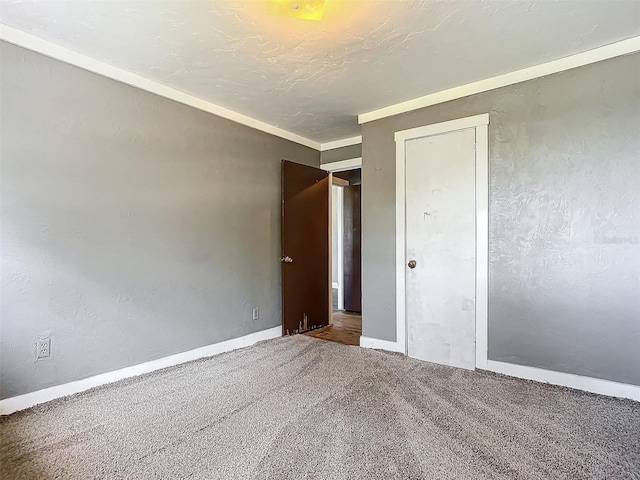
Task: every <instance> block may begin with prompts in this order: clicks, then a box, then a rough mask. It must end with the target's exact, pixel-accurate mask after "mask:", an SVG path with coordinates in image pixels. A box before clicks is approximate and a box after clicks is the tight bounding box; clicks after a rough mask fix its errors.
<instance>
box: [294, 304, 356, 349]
mask: <svg viewBox="0 0 640 480" xmlns="http://www.w3.org/2000/svg"><path fill="white" fill-rule="evenodd" d="M305 335H307V336H309V337H315V338H320V339H322V340H329V341H330V342H338V343H343V344H345V345H360V335H362V316H361V315H360V314H358V313H349V312H342V311H335V312H333V324H332V325H329V326H327V327H323V328H318V329H317V330H311V331H310V332H306V333H305Z"/></svg>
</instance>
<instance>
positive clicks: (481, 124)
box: [395, 113, 489, 369]
mask: <svg viewBox="0 0 640 480" xmlns="http://www.w3.org/2000/svg"><path fill="white" fill-rule="evenodd" d="M470 128H474V129H475V134H476V145H475V147H476V148H475V150H476V169H475V170H476V175H475V177H476V178H475V182H476V192H475V193H476V292H475V293H476V298H475V307H476V308H475V310H476V312H475V317H476V325H475V339H476V352H475V354H476V355H475V356H476V368H481V369H486V368H487V355H488V350H487V348H488V303H489V302H488V295H489V289H488V276H489V215H488V212H489V114H488V113H484V114H480V115H474V116H472V117H465V118H460V119H457V120H451V121H448V122H441V123H435V124H431V125H426V126H423V127H417V128H411V129H408V130H402V131H398V132H396V133H395V142H396V343H397V347H398V351H400V352H402V353H404V354H405V355H406V354H407V304H406V302H407V295H406V293H407V292H406V266H405V264H406V228H405V211H406V187H405V174H406V148H405V145H406V142H407V141H408V140H414V139H416V138H423V137H431V136H433V135H442V134H445V133H451V132H456V131H458V130H466V129H470Z"/></svg>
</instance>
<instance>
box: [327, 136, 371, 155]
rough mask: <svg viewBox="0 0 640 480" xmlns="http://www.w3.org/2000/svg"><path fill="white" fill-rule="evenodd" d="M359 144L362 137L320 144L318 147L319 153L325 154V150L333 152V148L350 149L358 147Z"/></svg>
mask: <svg viewBox="0 0 640 480" xmlns="http://www.w3.org/2000/svg"><path fill="white" fill-rule="evenodd" d="M359 143H362V135H358V136H357V137H349V138H343V139H342V140H334V141H333V142H326V143H322V144H321V145H320V151H321V152H325V151H327V150H333V149H334V148H342V147H350V146H351V145H358V144H359Z"/></svg>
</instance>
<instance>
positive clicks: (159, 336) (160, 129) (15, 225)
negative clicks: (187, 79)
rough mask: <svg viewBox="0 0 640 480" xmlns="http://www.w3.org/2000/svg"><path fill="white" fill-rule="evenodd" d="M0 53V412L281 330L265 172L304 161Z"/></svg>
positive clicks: (48, 64)
mask: <svg viewBox="0 0 640 480" xmlns="http://www.w3.org/2000/svg"><path fill="white" fill-rule="evenodd" d="M0 53H1V54H0V59H1V65H0V66H1V76H0V82H1V83H0V89H1V94H2V104H1V118H0V120H1V122H2V143H1V145H0V149H1V150H0V153H1V168H2V179H1V185H0V187H1V192H0V193H1V203H2V210H1V215H2V216H1V228H0V231H1V242H2V243H1V245H2V255H1V262H2V263H1V268H2V273H1V295H2V297H1V300H2V304H1V311H0V314H1V323H0V335H1V337H0V342H1V343H0V362H1V375H0V390H1V393H0V396H1V398H7V397H11V396H15V395H19V394H23V393H27V392H31V391H34V390H38V389H41V388H45V387H49V386H52V385H57V384H61V383H65V382H69V381H73V380H78V379H81V378H85V377H88V376H91V375H96V374H99V373H104V372H107V371H111V370H115V369H119V368H122V367H126V366H130V365H134V364H138V363H141V362H145V361H149V360H152V359H156V358H160V357H164V356H167V355H171V354H175V353H178V352H182V351H186V350H189V349H193V348H197V347H200V346H204V345H209V344H212V343H216V342H220V341H223V340H227V339H230V338H234V337H239V336H242V335H246V334H249V333H252V332H256V331H259V330H264V329H266V328H270V327H274V326H277V325H279V324H280V315H281V313H280V312H281V304H280V262H279V257H280V160H281V159H282V158H286V159H289V160H292V161H297V162H300V163H305V164H308V165H314V166H317V165H319V152H316V151H314V150H312V149H309V148H307V147H303V146H300V145H297V144H295V143H292V142H289V141H286V140H283V139H280V138H277V137H274V136H271V135H268V134H266V133H262V132H259V131H257V130H253V129H251V128H248V127H245V126H242V125H238V124H235V123H233V122H231V121H228V120H224V119H221V118H218V117H215V116H213V115H210V114H208V113H205V112H201V111H199V110H196V109H193V108H190V107H187V106H184V105H181V104H178V103H175V102H172V101H170V100H166V99H164V98H161V97H158V96H155V95H152V94H149V93H146V92H143V91H139V90H136V89H134V88H132V87H129V86H126V85H123V84H120V83H117V82H114V81H112V80H109V79H106V78H103V77H100V76H97V75H94V74H92V73H89V72H86V71H83V70H80V69H77V68H75V67H71V66H69V65H66V64H64V63H61V62H58V61H55V60H52V59H49V58H47V57H44V56H41V55H38V54H35V53H33V52H30V51H28V50H24V49H20V48H18V47H15V46H12V45H9V44H5V43H2V44H1V52H0ZM253 307H258V308H259V309H260V319H259V320H258V321H255V322H254V321H252V319H251V318H252V317H251V313H252V312H251V310H252V308H253ZM39 334H44V335H50V336H51V357H50V358H47V359H42V360H39V361H37V362H36V361H35V360H34V357H35V355H34V352H35V350H34V344H35V340H36V338H37V336H38V335H39Z"/></svg>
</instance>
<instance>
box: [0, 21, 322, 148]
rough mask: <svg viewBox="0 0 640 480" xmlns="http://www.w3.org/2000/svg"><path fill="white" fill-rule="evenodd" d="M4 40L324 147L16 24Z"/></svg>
mask: <svg viewBox="0 0 640 480" xmlns="http://www.w3.org/2000/svg"><path fill="white" fill-rule="evenodd" d="M0 40H3V41H5V42H8V43H12V44H14V45H17V46H19V47H23V48H26V49H27V50H32V51H34V52H37V53H41V54H42V55H46V56H47V57H51V58H55V59H56V60H60V61H61V62H64V63H68V64H70V65H73V66H76V67H79V68H82V69H84V70H88V71H90V72H93V73H97V74H98V75H102V76H103V77H107V78H110V79H112V80H116V81H118V82H122V83H126V84H127V85H131V86H132V87H136V88H139V89H141V90H145V91H147V92H150V93H154V94H156V95H160V96H161V97H165V98H168V99H170V100H174V101H176V102H179V103H182V104H184V105H188V106H190V107H193V108H197V109H198V110H202V111H204V112H207V113H211V114H213V115H217V116H218V117H222V118H226V119H227V120H231V121H234V122H236V123H239V124H242V125H245V126H247V127H251V128H255V129H256V130H260V131H262V132H265V133H269V134H271V135H275V136H276V137H280V138H284V139H285V140H290V141H292V142H295V143H299V144H301V145H305V146H307V147H310V148H313V149H315V150H318V151H319V150H320V147H321V144H320V143H319V142H315V141H313V140H310V139H308V138H305V137H302V136H300V135H297V134H295V133H292V132H289V131H287V130H284V129H282V128H279V127H276V126H274V125H270V124H268V123H266V122H263V121H261V120H256V119H255V118H251V117H249V116H247V115H243V114H241V113H238V112H234V111H233V110H229V109H228V108H224V107H221V106H220V105H216V104H214V103H211V102H209V101H207V100H203V99H201V98H198V97H195V96H193V95H189V94H187V93H184V92H181V91H180V90H176V89H175V88H171V87H168V86H166V85H163V84H161V83H159V82H156V81H154V80H149V79H148V78H145V77H142V76H140V75H137V74H135V73H132V72H129V71H127V70H123V69H121V68H118V67H115V66H113V65H110V64H108V63H105V62H101V61H99V60H96V59H94V58H91V57H89V56H87V55H84V54H81V53H78V52H74V51H72V50H69V49H68V48H65V47H61V46H59V45H56V44H54V43H51V42H49V41H47V40H43V39H41V38H38V37H36V36H34V35H31V34H29V33H26V32H23V31H21V30H18V29H15V28H13V27H9V26H7V25H4V24H0Z"/></svg>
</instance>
